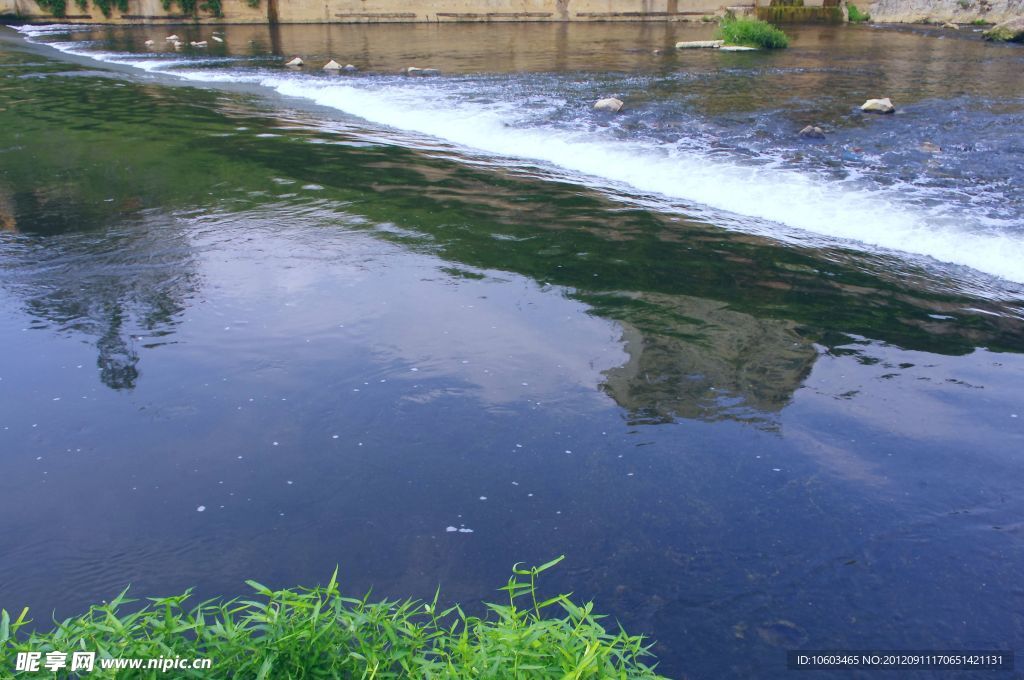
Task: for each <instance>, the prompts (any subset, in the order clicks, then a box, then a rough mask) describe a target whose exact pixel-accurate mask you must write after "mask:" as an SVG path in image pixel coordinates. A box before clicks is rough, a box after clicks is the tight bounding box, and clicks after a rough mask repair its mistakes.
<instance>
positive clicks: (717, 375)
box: [604, 294, 818, 428]
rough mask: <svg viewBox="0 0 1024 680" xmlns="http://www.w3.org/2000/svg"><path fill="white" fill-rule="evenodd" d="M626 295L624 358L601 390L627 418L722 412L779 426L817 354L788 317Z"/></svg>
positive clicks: (705, 416)
mask: <svg viewBox="0 0 1024 680" xmlns="http://www.w3.org/2000/svg"><path fill="white" fill-rule="evenodd" d="M629 298H630V302H631V303H632V304H631V306H632V310H631V312H632V313H627V315H626V318H627V319H628V320H620V323H621V324H622V326H623V329H624V330H623V341H624V342H625V347H626V351H627V352H628V353H629V361H628V362H627V363H626V364H625V365H623V366H620V367H618V368H614V369H612V370H610V371H607V372H606V377H607V381H606V383H605V384H604V388H605V390H606V391H607V393H608V394H610V395H611V396H612V398H613V399H615V401H616V402H617V403H618V404H619V405H620V406H622V407H623V408H624V409H626V411H627V413H629V417H630V421H631V422H632V423H636V424H639V423H658V422H671V421H673V420H675V419H677V418H687V419H694V420H708V421H715V420H721V419H726V418H728V419H735V420H741V421H749V422H753V423H757V424H759V425H762V426H765V427H769V428H774V427H777V423H776V421H775V417H774V416H776V415H777V414H778V412H779V411H781V410H782V408H783V407H784V406H786V404H788V403H789V400H790V398H791V397H792V395H793V393H794V392H796V390H797V389H799V387H800V386H801V384H802V383H803V380H804V378H805V377H806V376H807V375H808V374H809V373H810V370H811V366H812V365H813V364H814V361H815V359H816V358H817V356H818V353H817V351H816V350H815V348H814V347H813V345H812V344H811V342H810V341H809V340H807V339H805V338H803V337H802V336H801V335H800V334H799V333H797V331H796V328H795V326H794V324H793V323H792V322H788V321H780V320H773V319H757V318H755V317H753V316H751V315H749V314H743V313H740V312H735V311H732V310H730V309H729V308H728V306H727V305H726V304H725V303H722V302H717V301H713V300H705V299H700V298H688V297H685V296H668V295H657V294H635V295H631V296H629ZM637 303H639V304H637ZM641 324H642V328H644V329H645V330H641V326H640V325H641Z"/></svg>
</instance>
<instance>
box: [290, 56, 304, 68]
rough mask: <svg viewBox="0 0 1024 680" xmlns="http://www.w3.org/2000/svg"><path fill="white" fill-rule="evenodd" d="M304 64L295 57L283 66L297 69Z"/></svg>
mask: <svg viewBox="0 0 1024 680" xmlns="http://www.w3.org/2000/svg"><path fill="white" fill-rule="evenodd" d="M305 63H306V62H304V61H302V59H300V58H299V57H295V58H294V59H292V60H291V61H289V62H287V63H285V66H293V67H299V66H302V65H303V64H305Z"/></svg>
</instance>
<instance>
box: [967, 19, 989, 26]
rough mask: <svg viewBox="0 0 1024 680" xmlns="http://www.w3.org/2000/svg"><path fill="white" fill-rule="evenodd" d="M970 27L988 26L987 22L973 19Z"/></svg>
mask: <svg viewBox="0 0 1024 680" xmlns="http://www.w3.org/2000/svg"><path fill="white" fill-rule="evenodd" d="M971 26H988V22H987V21H985V20H984V19H975V20H974V21H972V22H971Z"/></svg>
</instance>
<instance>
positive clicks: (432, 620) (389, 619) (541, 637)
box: [0, 558, 659, 680]
mask: <svg viewBox="0 0 1024 680" xmlns="http://www.w3.org/2000/svg"><path fill="white" fill-rule="evenodd" d="M561 559H562V558H558V559H555V560H552V561H551V562H548V563H547V564H544V565H541V566H539V567H531V568H522V567H520V566H518V565H517V566H515V567H513V569H512V576H511V577H510V578H509V580H508V582H507V584H506V585H505V586H504V587H502V588H501V589H500V590H502V591H504V592H505V593H506V596H507V601H506V602H503V603H500V604H487V605H485V607H486V614H485V615H483V616H470V615H467V614H466V613H465V612H464V611H463V609H462V608H461V607H460V606H458V605H455V606H451V607H446V608H442V607H441V606H440V605H439V600H440V598H439V594H438V593H435V595H434V598H433V600H432V601H429V602H423V601H417V600H402V601H391V600H382V601H371V599H370V597H369V596H366V597H362V598H352V597H346V596H344V595H342V594H341V592H340V589H339V586H338V578H337V576H338V573H337V570H335V572H334V574H333V575H332V576H331V579H330V581H329V582H328V583H327V585H325V586H317V587H314V588H294V589H285V590H272V589H271V588H268V587H266V586H264V585H262V584H260V583H257V582H255V581H247V582H246V583H247V584H248V586H249V587H250V588H251V589H252V591H253V594H252V595H251V596H249V597H246V598H241V599H232V600H226V601H225V600H209V601H205V602H200V603H198V604H195V605H192V606H189V605H188V602H189V601H190V600H191V598H192V594H191V591H186V592H185V593H183V594H181V595H176V596H172V597H159V598H147V600H145V601H136V600H132V599H129V598H128V594H127V590H126V591H124V592H122V593H121V594H120V595H118V596H117V597H116V598H114V599H113V600H112V601H111V602H109V603H106V604H98V605H94V606H92V607H91V608H90V609H89V611H88V612H87V613H86V614H84V615H82V616H77V617H73V618H69V619H65V620H63V621H59V622H57V621H55V622H54V627H53V628H52V629H51V630H47V631H32V632H29V631H28V627H29V623H30V622H29V620H28V617H27V611H22V612H21V614H20V615H19V616H18V617H17V618H14V619H12V617H11V616H10V614H9V613H8V612H7V611H2V613H0V649H2V650H3V653H2V654H0V663H2V664H4V666H2V667H0V677H6V676H5V675H4V674H5V673H6V672H10V671H11V670H12V669H13V668H14V659H15V657H16V656H17V654H18V652H42V653H43V655H44V656H45V654H46V652H50V651H59V652H65V653H70V652H74V651H95V652H97V663H96V666H95V670H93V671H92V672H90V673H84V674H82V676H81V677H82V678H114V677H116V678H133V679H134V678H158V677H160V678H166V677H168V675H167V674H166V673H162V672H161V671H160V670H155V669H146V670H117V671H114V670H104V669H103V668H101V664H100V662H101V661H102V660H103V659H118V658H120V659H125V658H144V659H148V658H158V657H159V658H184V659H189V658H206V659H210V660H212V667H211V668H210V669H204V670H191V669H176V670H175V671H174V673H173V674H172V675H174V677H183V678H189V677H197V678H198V677H201V678H255V679H257V680H265V679H268V678H272V679H282V680H284V679H291V678H295V679H299V678H303V679H305V678H365V679H369V678H374V679H382V680H383V679H386V678H452V679H455V678H458V679H462V678H524V679H525V678H530V679H533V678H537V679H542V678H559V679H567V678H573V679H580V678H620V679H634V678H636V679H641V678H643V679H647V678H658V677H659V676H658V675H657V674H656V672H655V670H654V668H653V666H652V665H650V662H651V661H652V657H651V654H650V651H649V644H647V643H646V641H645V640H644V638H643V637H641V636H634V635H629V634H627V633H626V632H625V631H624V630H622V629H621V628H620V627H616V630H615V631H614V632H610V631H609V630H607V629H606V628H605V625H604V624H603V623H602V620H603V618H604V617H601V616H598V615H596V614H595V613H594V611H593V605H592V603H589V602H588V603H585V604H579V603H577V602H574V601H573V600H572V598H571V596H570V595H568V594H562V595H557V596H554V597H550V598H546V599H544V598H542V597H541V596H540V594H539V591H538V588H537V577H538V576H539V575H540V574H541V573H543V572H544V571H546V570H548V569H550V568H551V567H553V566H554V565H556V564H557V563H558V562H560V561H561ZM45 675H46V676H48V677H53V676H52V675H51V674H50V673H45ZM26 677H29V676H26ZM58 677H71V678H74V677H75V675H73V674H72V675H67V674H65V675H59V674H58Z"/></svg>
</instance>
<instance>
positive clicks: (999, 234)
mask: <svg viewBox="0 0 1024 680" xmlns="http://www.w3.org/2000/svg"><path fill="white" fill-rule="evenodd" d="M28 32H31V30H30V31H28ZM53 32H57V31H55V30H54V31H53ZM51 44H53V43H51ZM54 46H55V47H58V49H62V50H64V51H68V52H71V51H72V49H73V47H71V46H67V47H66V46H65V44H63V43H60V44H55V45H54ZM73 53H76V54H88V56H91V57H94V58H97V59H100V60H105V61H111V62H115V63H119V64H128V65H131V66H136V67H138V68H141V69H145V70H155V69H164V68H167V67H169V66H172V65H174V66H185V67H187V66H189V65H196V64H199V63H204V62H209V61H210V60H201V59H192V60H186V59H184V58H182V59H167V58H166V57H167V56H169V55H162V58H150V57H146V56H141V55H129V54H121V55H110V54H106V53H95V52H87V51H84V50H81V49H76V50H75V52H73ZM168 62H170V63H168ZM170 72H171V73H173V74H174V75H177V76H179V77H182V78H185V79H188V80H193V81H205V82H218V81H220V82H227V81H230V82H249V83H253V84H258V85H261V86H263V87H266V88H269V89H272V90H274V91H276V92H278V93H280V94H282V95H286V96H291V97H298V98H302V99H305V100H308V101H311V102H314V103H316V104H319V105H322V106H328V107H331V108H334V109H337V110H339V111H342V112H345V113H347V114H350V115H353V116H357V117H359V118H362V119H364V120H366V121H370V122H372V123H375V124H378V125H382V126H387V127H390V128H394V129H397V130H402V131H406V132H413V133H417V134H420V135H426V136H429V137H431V138H435V139H438V140H443V141H445V142H448V143H450V144H454V145H456V146H459V147H463V148H466V149H471V150H476V151H481V152H485V153H486V154H490V155H494V156H497V157H501V158H507V159H510V160H513V161H524V160H525V161H532V162H537V163H540V164H547V165H550V166H553V167H554V168H557V169H559V170H562V171H565V172H567V173H569V174H570V176H571V177H572V178H573V179H574V180H576V181H579V182H581V183H585V184H589V185H592V186H598V187H600V188H607V187H608V186H613V187H614V186H616V185H617V186H619V187H624V188H628V189H630V190H633V191H636V192H639V193H642V194H648V195H655V196H660V197H664V198H667V199H669V200H671V201H674V202H682V203H686V204H697V205H699V206H708V207H710V208H713V209H715V210H717V211H723V212H725V213H730V214H732V215H738V216H742V217H743V218H747V219H741V220H738V221H737V220H728V222H729V224H728V226H729V227H730V228H737V227H738V228H741V229H745V230H749V231H754V232H757V233H760V234H768V235H772V234H774V235H777V236H780V237H787V236H788V237H791V236H792V234H793V231H794V230H799V232H802V233H805V234H808V235H817V236H820V237H825V238H826V239H828V240H831V239H840V240H841V241H842V243H843V245H846V246H849V247H859V248H862V249H867V250H877V249H883V250H885V251H901V252H904V253H911V254H914V255H919V256H925V257H927V258H932V259H934V260H938V261H940V262H945V263H951V264H954V265H961V266H966V267H970V268H973V269H975V270H977V271H980V272H984V273H986V274H990V275H994V276H997V277H1001V278H1003V279H1006V280H1009V281H1013V282H1017V283H1024V225H1022V224H1020V223H1019V222H1018V223H1007V222H1006V221H996V220H992V219H990V218H987V217H985V216H984V215H982V214H980V212H977V213H975V212H972V211H971V210H970V206H969V205H963V204H958V203H957V201H955V200H952V198H950V200H947V201H941V202H940V203H939V204H938V205H937V206H936V207H931V208H929V207H924V206H922V205H920V204H919V203H915V202H914V201H913V200H910V199H911V198H912V196H911V195H909V192H913V191H914V189H913V188H911V187H907V186H902V187H877V186H876V187H871V186H864V185H863V184H857V183H856V182H854V181H840V180H835V179H829V178H827V177H823V176H820V175H818V174H815V173H813V172H805V171H801V170H794V169H787V168H779V167H777V166H773V165H764V164H761V165H755V164H750V163H744V162H743V161H742V160H729V159H727V158H723V157H722V156H721V155H720V154H716V155H715V156H714V157H712V156H711V155H710V154H708V153H702V152H701V151H700V150H699V149H694V148H693V145H688V144H682V143H679V144H672V143H661V142H654V141H647V140H629V139H622V138H619V137H616V136H615V135H614V134H613V132H611V131H610V130H608V129H600V128H599V129H583V128H582V127H571V126H565V125H559V124H555V123H548V122H544V120H541V119H539V118H531V117H530V114H529V113H528V112H525V111H524V110H523V109H522V108H520V102H519V101H512V100H500V99H494V98H489V99H488V100H486V101H480V100H479V99H478V98H476V97H474V96H472V92H471V89H467V87H466V83H465V82H462V83H460V85H459V86H458V87H453V86H452V85H451V84H450V83H446V82H445V79H444V78H431V79H423V78H406V77H400V76H399V77H396V76H378V77H362V78H347V79H344V81H341V80H340V79H339V78H337V77H332V78H326V77H322V76H311V75H308V74H303V73H282V74H276V73H274V74H272V75H268V74H266V73H265V72H264V73H262V74H260V73H257V72H254V71H252V70H250V71H245V70H238V69H235V70H232V71H228V70H226V69H224V70H216V69H203V70H180V69H175V70H172V71H170ZM536 94H543V93H536ZM581 115H590V113H589V110H587V111H586V112H585V113H584V112H583V111H582V110H581ZM933 203H934V202H933ZM865 247H866V248H865Z"/></svg>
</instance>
